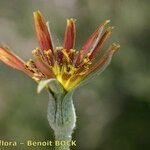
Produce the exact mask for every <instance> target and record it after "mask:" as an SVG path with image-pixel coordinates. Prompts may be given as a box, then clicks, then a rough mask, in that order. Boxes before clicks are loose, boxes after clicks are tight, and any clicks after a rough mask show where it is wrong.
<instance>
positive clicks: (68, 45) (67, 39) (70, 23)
mask: <svg viewBox="0 0 150 150" xmlns="http://www.w3.org/2000/svg"><path fill="white" fill-rule="evenodd" d="M75 22H76V20H75V19H73V18H70V19H67V25H66V31H65V36H64V48H65V49H67V50H70V49H73V47H74V44H75V38H76V29H75Z"/></svg>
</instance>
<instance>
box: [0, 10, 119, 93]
mask: <svg viewBox="0 0 150 150" xmlns="http://www.w3.org/2000/svg"><path fill="white" fill-rule="evenodd" d="M33 15H34V22H35V28H36V33H37V39H38V42H39V48H36V49H34V50H33V51H32V53H33V58H32V59H30V60H29V61H27V62H24V61H23V60H21V59H20V58H19V57H17V56H16V55H15V54H13V53H12V52H11V51H10V50H8V48H6V47H4V46H0V60H1V61H2V62H4V63H5V64H7V65H9V66H11V67H13V68H15V69H18V70H21V71H23V72H25V73H26V74H27V75H29V76H30V77H31V78H33V79H34V80H35V81H37V82H39V81H41V80H44V79H51V78H55V79H57V80H58V81H59V82H60V83H61V84H62V85H63V87H64V88H65V89H66V90H67V91H70V90H72V89H73V88H74V87H76V86H77V85H78V84H79V83H80V82H81V81H83V80H85V79H86V78H87V77H88V76H90V75H91V74H93V73H96V72H97V71H98V70H99V69H102V68H103V67H104V66H106V65H107V64H108V62H110V59H111V58H112V56H113V54H114V53H115V52H116V50H117V49H118V48H119V47H120V46H119V44H116V43H113V44H112V45H110V46H109V48H108V49H107V50H106V52H105V53H104V54H103V55H102V56H101V57H100V58H97V55H98V53H99V52H100V50H101V49H102V47H103V45H104V43H105V42H106V41H107V39H108V38H109V37H110V35H111V33H112V30H113V27H107V28H106V26H107V24H108V23H109V20H106V21H104V22H103V23H102V24H101V25H100V26H99V27H98V28H97V29H96V31H95V32H94V33H93V34H92V35H91V36H90V37H89V38H88V40H87V41H86V42H85V43H84V45H83V46H82V48H81V50H76V49H75V48H74V45H75V38H76V28H75V19H73V18H71V19H67V25H66V30H65V34H64V42H63V46H62V47H54V46H53V43H52V37H51V33H50V28H49V25H48V22H45V21H44V18H43V16H42V14H41V12H40V11H36V12H34V13H33ZM105 28H106V29H105Z"/></svg>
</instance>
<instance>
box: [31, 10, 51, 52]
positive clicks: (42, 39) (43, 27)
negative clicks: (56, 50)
mask: <svg viewBox="0 0 150 150" xmlns="http://www.w3.org/2000/svg"><path fill="white" fill-rule="evenodd" d="M33 15H34V22H35V28H36V33H37V38H38V42H39V45H40V48H41V49H42V50H43V51H44V50H48V49H51V50H52V51H53V46H52V40H51V36H50V33H49V32H50V30H49V29H48V27H47V26H48V24H46V23H45V22H44V18H43V16H42V14H41V12H40V11H36V12H34V13H33Z"/></svg>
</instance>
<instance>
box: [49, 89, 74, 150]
mask: <svg viewBox="0 0 150 150" xmlns="http://www.w3.org/2000/svg"><path fill="white" fill-rule="evenodd" d="M47 117H48V121H49V124H50V126H51V128H52V129H53V130H54V134H55V150H69V145H70V142H71V139H72V137H71V135H72V132H73V129H74V127H75V123H76V114H75V109H74V105H73V100H72V92H70V93H67V94H66V93H57V94H55V93H54V95H53V96H50V100H49V103H48V114H47Z"/></svg>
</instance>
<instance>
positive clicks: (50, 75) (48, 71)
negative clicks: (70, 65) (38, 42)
mask: <svg viewBox="0 0 150 150" xmlns="http://www.w3.org/2000/svg"><path fill="white" fill-rule="evenodd" d="M33 56H34V63H35V65H36V67H37V68H38V69H39V70H40V71H41V72H42V73H43V74H44V75H45V76H47V77H48V78H53V77H54V74H53V72H52V70H51V68H50V67H49V65H48V64H46V63H44V62H43V60H42V59H41V58H40V57H39V56H37V55H36V53H34V54H33Z"/></svg>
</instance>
